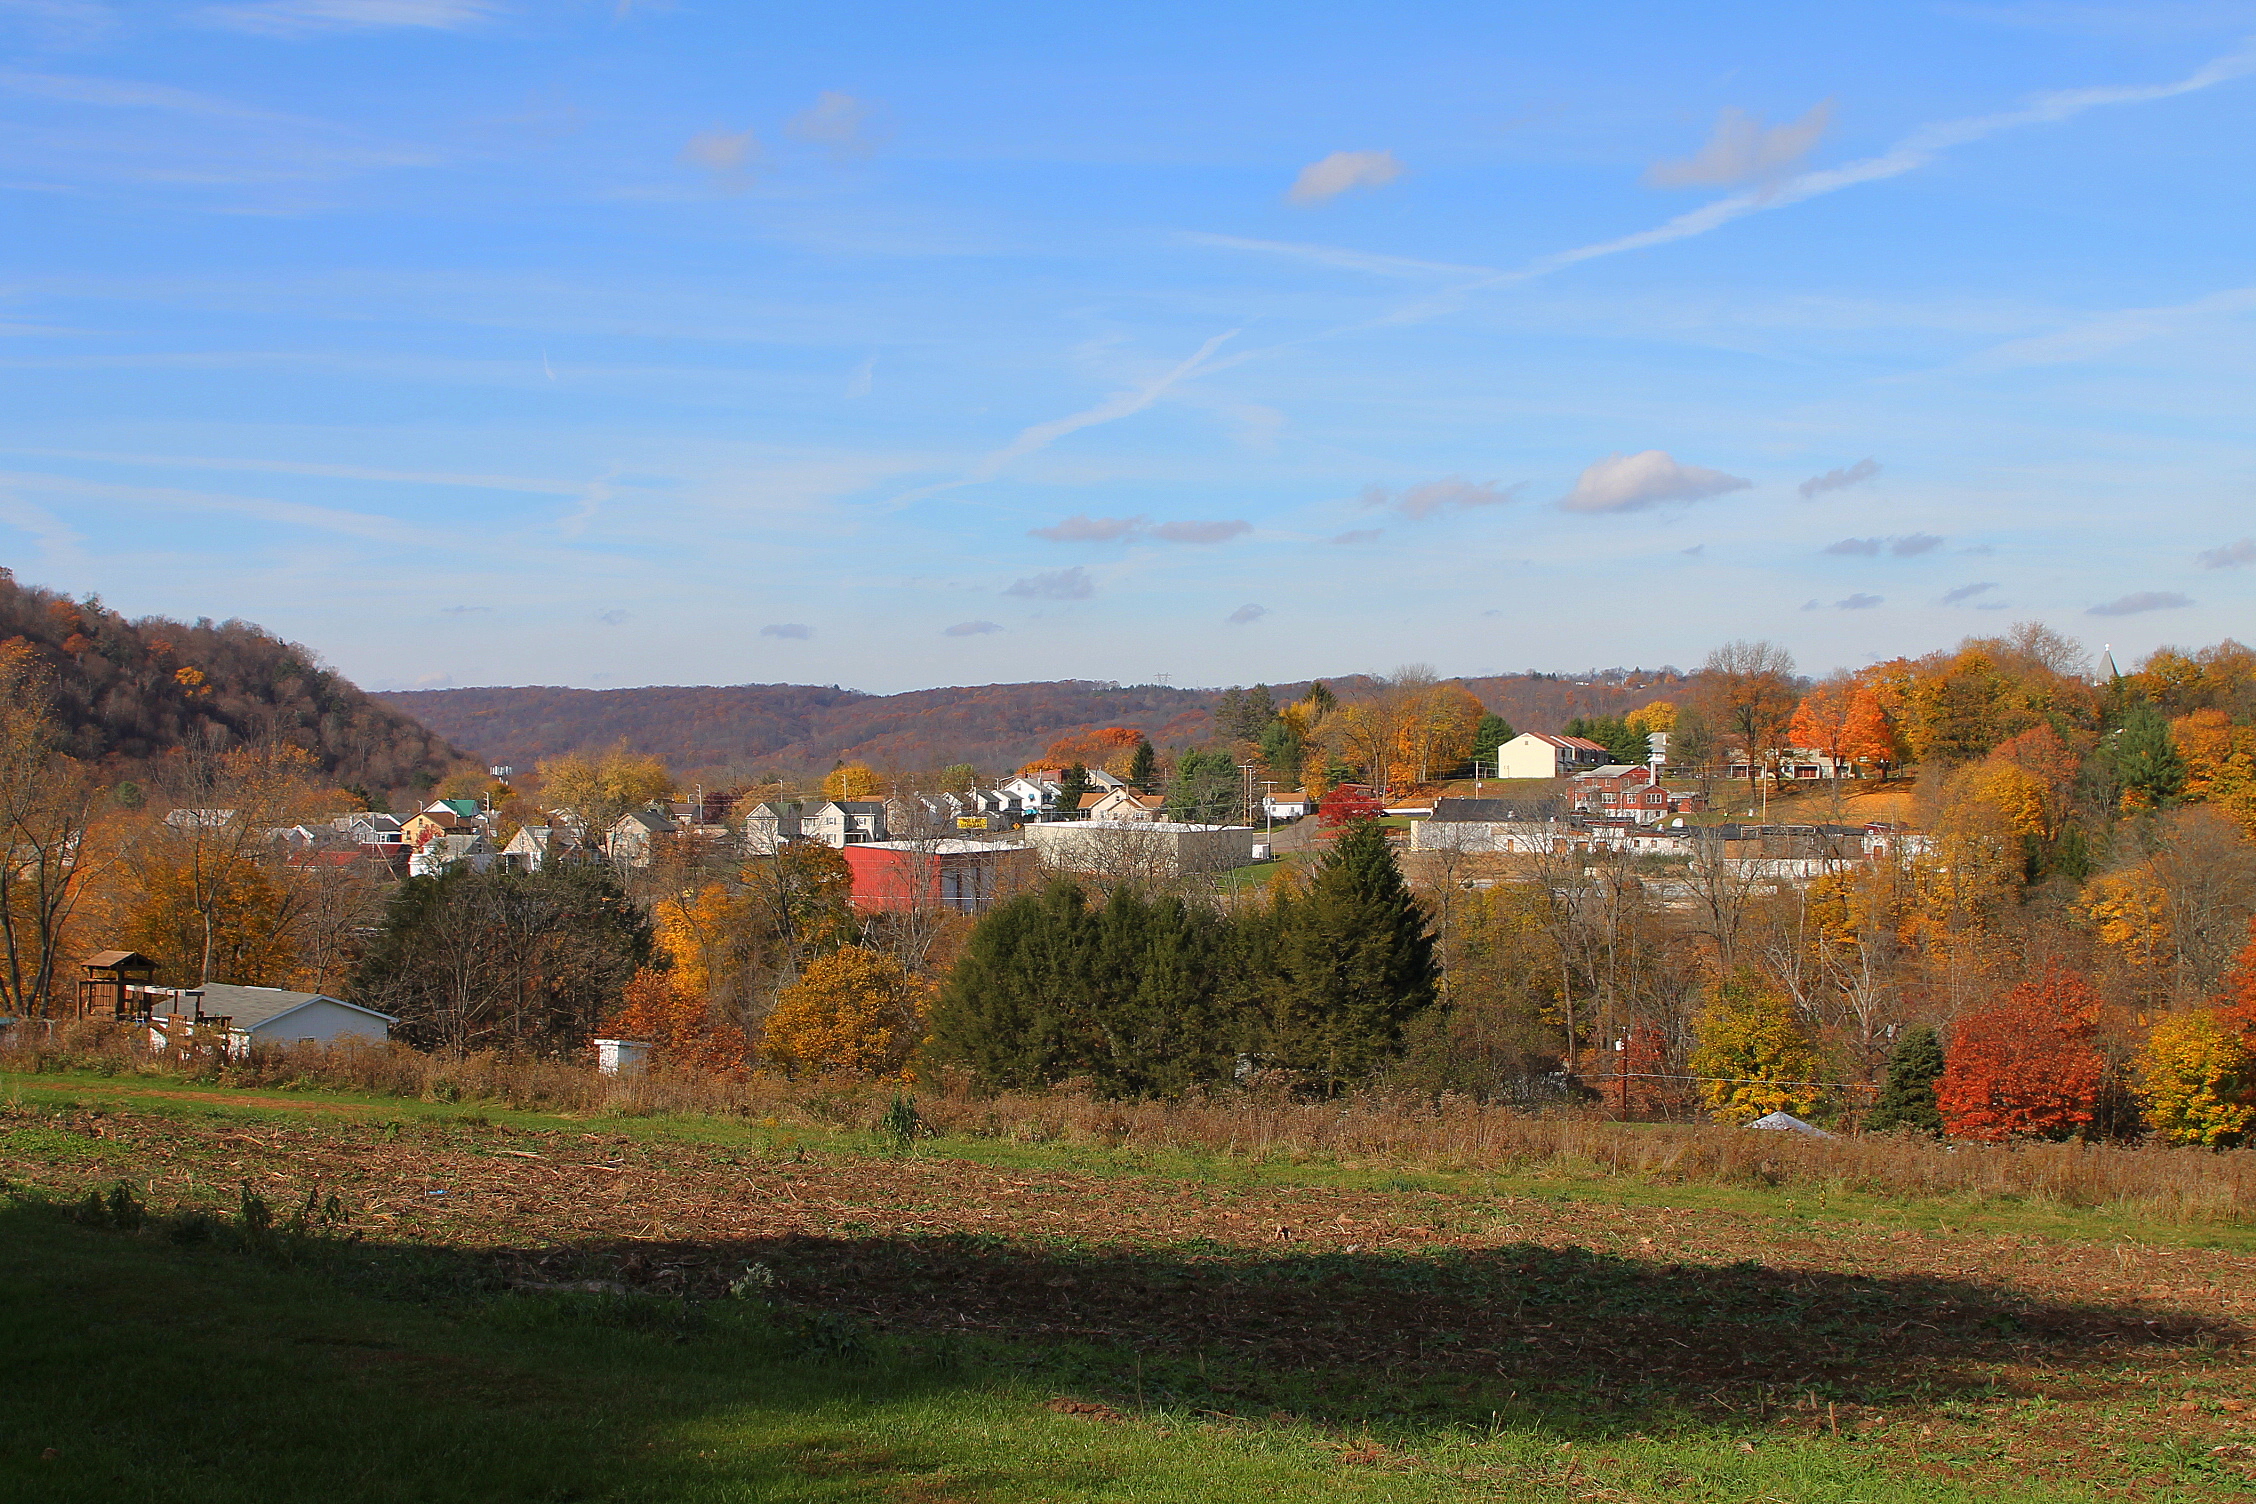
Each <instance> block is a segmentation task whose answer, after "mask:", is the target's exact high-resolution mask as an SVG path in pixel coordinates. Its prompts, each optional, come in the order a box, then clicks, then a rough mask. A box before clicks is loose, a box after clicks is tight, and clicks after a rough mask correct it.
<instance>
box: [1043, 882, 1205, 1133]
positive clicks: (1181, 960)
mask: <svg viewBox="0 0 2256 1504" xmlns="http://www.w3.org/2000/svg"><path fill="white" fill-rule="evenodd" d="M1089 938H1090V941H1091V950H1092V965H1091V968H1090V972H1091V976H1092V979H1093V985H1092V988H1091V991H1090V994H1089V1000H1090V1015H1091V1016H1090V1024H1091V1027H1092V1031H1093V1034H1094V1036H1095V1038H1096V1040H1097V1041H1098V1042H1099V1043H1100V1053H1099V1054H1098V1055H1097V1056H1096V1057H1094V1058H1092V1059H1091V1060H1089V1061H1088V1062H1087V1066H1086V1068H1085V1069H1084V1070H1083V1071H1082V1072H1080V1074H1082V1075H1085V1076H1087V1077H1088V1078H1089V1079H1091V1080H1092V1081H1093V1082H1094V1083H1095V1084H1096V1086H1097V1087H1098V1089H1099V1090H1101V1091H1106V1092H1112V1093H1117V1094H1119V1095H1123V1096H1142V1095H1150V1094H1158V1095H1172V1094H1175V1093H1179V1092H1181V1091H1183V1090H1184V1089H1186V1088H1188V1087H1191V1086H1196V1085H1199V1084H1201V1083H1205V1082H1213V1081H1220V1080H1225V1079H1227V1078H1228V1076H1229V1074H1230V1070H1231V1067H1232V1066H1233V1065H1234V1064H1235V1062H1236V1057H1237V1051H1238V1041H1237V1037H1236V1035H1237V1031H1236V1030H1234V1029H1233V1028H1231V1027H1230V1024H1231V1020H1230V1018H1229V1016H1228V1011H1227V1009H1226V1007H1225V1004H1224V1002H1223V999H1222V997H1221V992H1222V987H1221V982H1222V978H1223V975H1224V967H1223V966H1222V964H1221V962H1222V959H1223V953H1224V950H1225V940H1226V935H1225V926H1224V924H1223V921H1222V918H1221V916H1220V915H1219V914H1217V913H1215V912H1214V910H1212V909H1211V908H1208V907H1206V906H1204V905H1199V904H1191V903H1186V902H1185V901H1184V900H1183V899H1181V898H1179V897H1174V896H1162V897H1154V898H1147V897H1145V896H1144V895H1142V894H1140V893H1138V892H1136V891H1135V890H1134V889H1132V888H1124V889H1120V890H1118V891H1116V892H1114V893H1113V895H1112V897H1111V898H1110V899H1108V900H1107V901H1106V903H1105V906H1104V908H1103V909H1102V910H1101V911H1099V912H1098V914H1097V916H1096V922H1095V924H1094V926H1093V927H1092V932H1091V934H1090V937H1089Z"/></svg>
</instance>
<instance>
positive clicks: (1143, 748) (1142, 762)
mask: <svg viewBox="0 0 2256 1504" xmlns="http://www.w3.org/2000/svg"><path fill="white" fill-rule="evenodd" d="M1158 778H1159V757H1158V755H1157V754H1156V753H1154V752H1153V751H1152V744H1151V742H1150V741H1149V740H1145V741H1140V742H1138V743H1136V750H1135V751H1134V752H1133V753H1131V754H1130V755H1129V758H1128V786H1129V787H1130V788H1132V789H1134V790H1135V791H1136V792H1137V793H1139V794H1148V793H1150V792H1151V791H1152V784H1153V783H1154V782H1156V781H1157V780H1158Z"/></svg>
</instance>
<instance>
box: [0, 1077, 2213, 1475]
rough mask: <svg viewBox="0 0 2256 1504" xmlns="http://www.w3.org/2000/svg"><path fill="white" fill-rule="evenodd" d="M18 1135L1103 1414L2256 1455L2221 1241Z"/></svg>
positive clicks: (761, 1160)
mask: <svg viewBox="0 0 2256 1504" xmlns="http://www.w3.org/2000/svg"><path fill="white" fill-rule="evenodd" d="M168 1095H178V1096H182V1097H188V1096H192V1095H194V1094H191V1093H177V1094H168ZM207 1100H209V1099H208V1098H207ZM259 1105H271V1104H268V1103H266V1102H264V1101H263V1100H260V1101H259ZM293 1105H295V1104H293ZM305 1105H307V1106H309V1107H312V1106H315V1105H318V1104H311V1103H309V1104H305ZM18 1121H22V1116H19V1117H18ZM39 1121H41V1122H42V1123H44V1124H46V1125H48V1126H51V1127H70V1128H75V1129H76V1130H77V1131H81V1132H86V1133H89V1134H91V1135H98V1136H100V1137H103V1138H106V1139H108V1140H110V1142H111V1143H112V1144H113V1145H115V1146H119V1147H121V1148H123V1149H124V1150H125V1151H126V1152H125V1154H124V1155H122V1156H121V1155H120V1154H119V1153H118V1151H117V1149H116V1148H113V1149H112V1150H111V1151H110V1152H109V1153H108V1154H107V1155H106V1156H105V1157H104V1158H103V1160H102V1161H100V1162H96V1161H94V1160H92V1159H91V1158H89V1157H83V1156H70V1157H64V1156H58V1157H56V1159H55V1160H54V1161H52V1162H43V1161H41V1160H39V1159H36V1158H26V1157H20V1156H19V1157H18V1158H17V1159H16V1160H14V1161H13V1162H10V1161H8V1160H6V1159H0V1175H4V1176H6V1177H7V1178H9V1179H11V1180H15V1181H18V1182H24V1181H29V1182H31V1183H33V1184H37V1185H40V1186H43V1187H46V1188H48V1189H50V1190H52V1191H54V1192H57V1193H61V1194H64V1195H68V1196H73V1197H75V1196H77V1195H79V1194H82V1193H83V1192H84V1191H85V1190H86V1189H90V1188H93V1187H95V1186H97V1185H100V1184H106V1183H108V1182H109V1181H111V1180H113V1179H115V1178H116V1177H117V1176H118V1175H119V1174H120V1173H121V1170H123V1171H124V1173H127V1174H128V1175H129V1176H130V1178H131V1179H132V1180H133V1181H134V1182H135V1183H136V1185H137V1186H138V1187H140V1188H141V1189H143V1191H144V1193H145V1195H146V1198H147V1200H148V1201H149V1203H150V1204H151V1205H152V1206H153V1207H166V1206H171V1205H177V1204H182V1203H194V1202H204V1203H211V1202H231V1201H232V1200H233V1199H234V1198H235V1196H236V1195H237V1192H238V1187H239V1186H242V1185H249V1186H250V1187H252V1188H253V1189H260V1190H264V1191H266V1193H267V1194H268V1196H269V1199H270V1200H272V1201H274V1202H276V1203H277V1204H281V1203H283V1202H284V1201H287V1200H294V1199H296V1198H299V1197H302V1195H303V1194H304V1192H305V1190H307V1189H308V1188H311V1187H315V1186H318V1187H320V1188H321V1189H322V1190H323V1191H324V1193H326V1192H327V1191H328V1190H330V1189H335V1190H338V1191H340V1192H341V1193H342V1194H343V1196H344V1197H345V1199H346V1201H347V1202H348V1203H349V1204H350V1205H351V1207H352V1208H353V1225H354V1226H355V1227H356V1228H358V1229H359V1230H361V1231H362V1232H363V1233H364V1234H365V1235H366V1237H367V1238H368V1239H369V1241H370V1243H371V1244H372V1245H374V1246H377V1247H378V1248H380V1249H381V1248H383V1247H388V1246H394V1245H413V1246H417V1247H419V1248H421V1249H423V1250H425V1251H426V1256H428V1255H430V1254H434V1253H439V1252H443V1253H444V1254H445V1255H447V1256H448V1257H451V1258H455V1259H458V1260H460V1261H461V1263H462V1264H463V1266H464V1271H463V1272H464V1274H465V1276H466V1277H468V1278H470V1279H472V1280H473V1281H474V1282H476V1283H481V1284H483V1285H485V1286H487V1287H502V1286H515V1287H518V1288H532V1289H550V1290H553V1289H559V1288H571V1287H575V1286H576V1287H581V1288H603V1289H608V1288H616V1287H625V1288H627V1289H631V1290H646V1291H650V1292H653V1293H657V1294H679V1295H689V1296H718V1295H721V1294H723V1293H724V1292H725V1291H726V1290H727V1288H728V1286H729V1285H730V1284H731V1283H732V1282H734V1281H736V1280H738V1279H740V1278H741V1277H742V1276H743V1275H744V1274H745V1273H746V1271H747V1269H748V1267H749V1266H752V1265H761V1266H764V1267H765V1269H766V1271H767V1272H768V1273H769V1274H770V1275H772V1277H773V1281H774V1283H773V1285H772V1293H773V1295H774V1296H775V1298H776V1299H777V1300H778V1301H779V1302H781V1303H783V1304H784V1305H785V1306H786V1307H787V1308H788V1309H797V1310H799V1311H802V1312H811V1311H827V1312H832V1313H836V1314H838V1315H843V1316H850V1317H853V1318H856V1319H858V1320H860V1321H861V1322H864V1323H867V1324H869V1325H871V1326H874V1327H876V1328H878V1329H881V1330H885V1331H888V1332H891V1333H894V1334H896V1335H899V1336H902V1337H903V1338H905V1339H907V1340H909V1341H911V1342H914V1343H923V1342H930V1341H936V1340H943V1339H944V1338H945V1336H946V1334H956V1335H957V1336H958V1337H963V1336H969V1337H974V1338H1001V1339H1007V1340H1008V1341H1011V1342H1013V1343H1016V1344H1020V1345H1022V1347H1032V1348H1036V1349H1040V1350H1043V1351H1047V1352H1051V1353H1055V1352H1057V1351H1058V1350H1059V1349H1060V1347H1061V1345H1073V1344H1085V1345H1087V1346H1088V1347H1090V1348H1093V1349H1096V1350H1098V1352H1099V1354H1100V1356H1099V1357H1098V1358H1093V1359H1091V1360H1090V1361H1092V1362H1095V1363H1097V1364H1098V1366H1099V1367H1102V1366H1103V1364H1104V1363H1105V1362H1107V1361H1110V1362H1112V1363H1113V1366H1114V1367H1115V1368H1117V1369H1118V1370H1119V1376H1118V1379H1117V1382H1114V1383H1112V1385H1111V1387H1110V1389H1109V1390H1108V1389H1107V1388H1106V1387H1105V1385H1104V1384H1099V1385H1097V1386H1096V1387H1097V1389H1098V1391H1099V1392H1100V1393H1102V1394H1103V1397H1104V1398H1107V1399H1110V1400H1112V1401H1114V1402H1115V1403H1116V1404H1124V1403H1126V1397H1127V1396H1128V1395H1129V1394H1130V1393H1131V1390H1130V1388H1129V1385H1130V1383H1131V1379H1130V1377H1129V1373H1130V1370H1129V1366H1128V1365H1129V1364H1130V1363H1131V1362H1132V1364H1133V1373H1134V1379H1133V1383H1134V1384H1135V1385H1137V1386H1139V1388H1141V1387H1142V1386H1152V1387H1154V1388H1156V1389H1157V1391H1158V1392H1159V1393H1160V1396H1161V1397H1162V1398H1169V1399H1172V1400H1177V1401H1180V1402H1181V1403H1184V1404H1186V1405H1189V1406H1191V1407H1193V1408H1200V1409H1205V1410H1208V1411H1210V1412H1223V1413H1236V1414H1241V1415H1247V1416H1264V1415H1269V1414H1272V1413H1278V1412H1281V1413H1285V1414H1289V1415H1296V1416H1307V1417H1310V1418H1316V1419H1321V1420H1331V1421H1341V1422H1343V1423H1345V1422H1346V1421H1348V1420H1349V1419H1350V1418H1352V1417H1354V1416H1356V1415H1362V1416H1368V1415H1370V1414H1372V1413H1373V1412H1374V1410H1381V1411H1385V1412H1388V1413H1396V1414H1400V1415H1404V1416H1410V1417H1417V1416H1429V1417H1431V1418H1434V1419H1450V1418H1459V1417H1460V1415H1461V1414H1462V1415H1477V1416H1479V1417H1481V1419H1482V1420H1483V1422H1484V1423H1485V1419H1486V1417H1487V1416H1488V1415H1489V1414H1490V1413H1491V1412H1494V1411H1498V1410H1500V1409H1502V1410H1505V1411H1506V1412H1507V1413H1513V1412H1514V1407H1517V1411H1519V1412H1525V1411H1526V1410H1528V1409H1534V1410H1538V1411H1542V1412H1543V1413H1545V1414H1547V1415H1548V1416H1550V1417H1551V1418H1552V1419H1553V1420H1554V1423H1558V1424H1565V1425H1568V1426H1570V1427H1580V1428H1582V1429H1584V1430H1587V1431H1591V1432H1594V1433H1600V1434H1605V1433H1611V1434H1628V1433H1631V1432H1653V1431H1661V1430H1666V1429H1668V1428H1670V1427H1673V1426H1679V1425H1683V1424H1688V1423H1696V1424H1704V1425H1705V1424H1724V1425H1730V1426H1739V1427H1744V1428H1746V1429H1747V1433H1748V1434H1749V1435H1751V1436H1755V1437H1756V1438H1757V1439H1760V1438H1761V1435H1762V1434H1763V1433H1765V1432H1771V1433H1775V1432H1778V1431H1782V1430H1783V1431H1787V1432H1800V1433H1804V1434H1809V1435H1819V1434H1823V1435H1828V1436H1838V1437H1840V1438H1841V1439H1842V1444H1843V1445H1847V1446H1853V1447H1856V1448H1858V1449H1859V1450H1860V1451H1862V1452H1865V1453H1868V1454H1869V1455H1871V1456H1873V1457H1877V1458H1882V1459H1885V1460H1886V1462H1887V1463H1888V1465H1890V1466H1891V1467H1894V1468H1900V1469H1905V1470H1910V1471H1925V1472H1933V1473H1937V1474H1947V1475H1949V1476H1952V1477H1956V1478H1960V1479H1972V1478H1981V1477H2000V1478H2003V1477H2012V1478H2016V1479H2020V1480H2023V1481H2035V1480H2039V1479H2047V1478H2057V1479H2059V1480H2062V1481H2063V1482H2065V1481H2067V1480H2071V1479H2075V1480H2084V1481H2089V1482H2095V1483H2104V1484H2107V1485H2109V1486H2111V1487H2113V1488H2115V1489H2118V1490H2120V1491H2121V1492H2122V1493H2123V1494H2124V1495H2125V1496H2134V1497H2135V1496H2138V1495H2139V1494H2140V1493H2141V1492H2142V1491H2143V1490H2145V1489H2146V1488H2148V1486H2149V1483H2148V1482H2147V1481H2143V1480H2144V1478H2145V1477H2146V1475H2142V1474H2141V1473H2140V1472H2139V1471H2138V1467H2139V1466H2144V1465H2146V1464H2144V1463H2139V1462H2138V1459H2140V1458H2143V1457H2146V1456H2148V1455H2149V1453H2148V1452H2147V1451H2146V1450H2145V1449H2146V1448H2148V1447H2150V1446H2151V1445H2152V1444H2153V1443H2155V1442H2156V1441H2158V1440H2167V1441H2169V1442H2172V1443H2174V1444H2176V1445H2179V1446H2181V1447H2185V1448H2191V1449H2197V1450H2198V1451H2199V1452H2200V1453H2201V1454H2202V1455H2204V1456H2206V1457H2210V1458H2212V1459H2214V1461H2213V1466H2214V1468H2215V1470H2216V1471H2217V1476H2218V1482H2219V1483H2220V1485H2224V1484H2233V1485H2235V1486H2239V1480H2240V1479H2241V1478H2242V1476H2243V1475H2245V1474H2248V1473H2249V1472H2250V1471H2251V1469H2256V1460H2252V1461H2245V1462H2244V1461H2239V1460H2236V1459H2237V1458H2240V1457H2244V1456H2245V1457H2248V1458H2250V1459H2256V1451H2244V1452H2238V1453H2236V1452H2235V1451H2234V1450H2233V1449H2234V1448H2249V1447H2251V1445H2252V1444H2256V1352H2252V1349H2251V1347H2250V1345H2249V1343H2248V1335H2249V1332H2250V1330H2251V1328H2252V1327H2256V1256H2251V1255H2249V1254H2245V1253H2239V1252H2229V1251H2218V1250H2210V1249H2199V1248H2188V1247H2152V1246H2143V1245H2130V1244H2117V1245H2103V1244H2097V1243H2075V1242H2062V1241H2050V1240H2043V1239H2038V1238H2033V1237H2018V1236H1997V1235H1992V1234H1983V1235H1973V1234H1967V1233H1958V1232H1941V1233H1921V1232H1911V1231H1905V1230H1902V1229H1890V1228H1886V1227H1881V1226H1876V1225H1871V1224H1857V1223H1850V1222H1845V1221H1828V1220H1819V1219H1807V1220H1805V1219H1789V1218H1779V1217H1761V1216H1750V1215H1743V1214H1738V1213H1732V1212H1725V1211H1715V1210H1681V1209H1670V1208H1659V1207H1625V1206H1606V1205H1591V1204H1578V1203H1558V1202H1551V1201H1535V1200H1527V1199H1517V1200H1515V1199H1512V1198H1508V1197H1490V1196H1483V1195H1476V1194H1441V1193H1433V1192H1424V1191H1388V1190H1344V1189H1334V1188H1327V1187H1316V1186H1298V1187H1296V1186H1274V1185H1251V1184H1233V1183H1229V1182H1226V1181H1219V1180H1184V1179H1171V1178H1162V1177H1155V1176H1142V1175H1135V1174H1116V1175H1096V1174H1086V1173H1073V1172H1068V1171H1052V1170H1039V1171H1037V1170H1012V1169H997V1168H990V1167H987V1166H982V1165H978V1164H972V1163H968V1162H965V1161H962V1160H955V1159H947V1158H940V1157H936V1156H931V1157H918V1158H911V1159H906V1160H899V1159H882V1158H868V1157H858V1156H845V1155H834V1154H824V1155H821V1156H813V1157H810V1156H805V1155H802V1154H801V1153H800V1152H798V1151H796V1150H793V1149H791V1148H789V1147H788V1145H787V1144H786V1145H785V1146H783V1147H778V1148H775V1149H771V1150H770V1151H768V1152H766V1153H764V1154H752V1153H737V1152H732V1151H727V1150H716V1149H714V1148H712V1147H711V1146H700V1145H691V1144H677V1143H646V1142H636V1141H631V1140H628V1139H624V1138H619V1137H615V1136H603V1135H596V1134H582V1133H575V1132H571V1131H554V1132H539V1133H534V1132H511V1131H507V1130H505V1129H501V1128H490V1127H489V1128H478V1129H474V1130H465V1129H463V1128H461V1127H459V1126H439V1127H427V1126H415V1125H410V1126H408V1127H405V1128H403V1129H397V1130H386V1129H381V1128H378V1127H376V1126H373V1125H367V1124H346V1123H341V1122H336V1121H333V1120H332V1121H324V1122H319V1123H314V1122H304V1123H243V1122H234V1123H212V1124H198V1123H192V1122H181V1121H177V1120H170V1119H166V1120H159V1119H154V1118H141V1117H138V1116H136V1115H134V1114H131V1113H117V1114H100V1113H81V1114H77V1115H75V1116H73V1117H70V1118H65V1119H57V1118H55V1117H53V1116H44V1117H41V1118H39ZM5 1122H6V1119H5V1118H0V1126H4V1125H5ZM588 1282H594V1283H593V1284H592V1285H590V1284H589V1283H588ZM1106 1353H1109V1354H1114V1355H1116V1357H1115V1358H1114V1359H1110V1360H1107V1359H1103V1358H1102V1357H1101V1354H1106ZM1117 1355H1133V1356H1132V1358H1130V1357H1125V1356H1117ZM1083 1371H1084V1372H1086V1371H1087V1370H1086V1369H1084V1370H1083ZM2134 1464H2136V1465H2134Z"/></svg>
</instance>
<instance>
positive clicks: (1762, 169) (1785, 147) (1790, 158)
mask: <svg viewBox="0 0 2256 1504" xmlns="http://www.w3.org/2000/svg"><path fill="white" fill-rule="evenodd" d="M1832 121H1833V101H1832V100H1830V99H1827V100H1821V101H1820V102H1819V103H1817V104H1816V105H1814V106H1812V107H1811V109H1810V112H1809V113H1808V114H1806V115H1804V116H1803V117H1802V118H1801V119H1799V120H1794V121H1789V122H1787V123H1786V124H1784V125H1765V124H1763V121H1762V117H1761V116H1760V115H1750V114H1748V113H1747V112H1746V111H1745V110H1734V109H1726V110H1724V111H1723V112H1722V113H1721V114H1720V115H1718V116H1717V117H1716V123H1715V129H1714V130H1712V131H1711V132H1709V134H1708V140H1707V144H1706V145H1704V146H1702V147H1701V148H1700V150H1699V152H1698V153H1697V154H1696V155H1693V156H1689V157H1685V158H1683V159H1682V160H1680V161H1672V162H1655V163H1654V164H1653V165H1652V166H1651V167H1649V168H1647V169H1646V170H1645V181H1646V182H1648V183H1650V184H1652V185H1653V186H1654V187H1656V188H1693V187H1702V188H1723V187H1733V186H1736V185H1738V184H1740V183H1776V182H1778V181H1779V180H1780V179H1782V178H1784V177H1786V176H1788V175H1789V174H1790V173H1792V172H1793V171H1794V170H1795V169H1796V168H1798V167H1800V166H1801V165H1802V160H1803V159H1804V158H1805V157H1807V156H1808V155H1809V154H1810V153H1811V152H1812V151H1815V150H1816V149H1817V143H1818V142H1819V141H1820V140H1822V139H1823V138H1824V136H1825V129H1826V127H1827V126H1828V125H1830V124H1831V123H1832Z"/></svg>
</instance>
